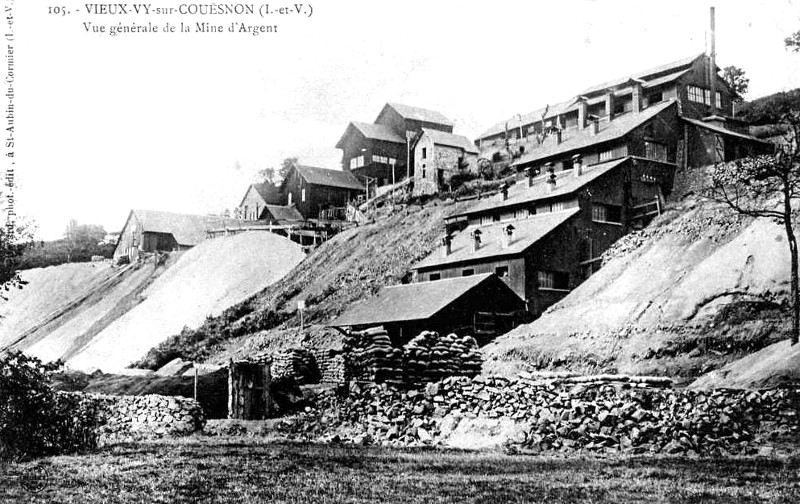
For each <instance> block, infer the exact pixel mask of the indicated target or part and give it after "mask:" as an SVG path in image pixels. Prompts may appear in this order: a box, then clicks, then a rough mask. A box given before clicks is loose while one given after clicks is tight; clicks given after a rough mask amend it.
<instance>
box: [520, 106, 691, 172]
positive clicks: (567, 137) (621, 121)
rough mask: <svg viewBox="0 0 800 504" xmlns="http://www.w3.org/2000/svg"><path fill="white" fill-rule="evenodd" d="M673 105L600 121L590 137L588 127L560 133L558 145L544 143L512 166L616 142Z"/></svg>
mask: <svg viewBox="0 0 800 504" xmlns="http://www.w3.org/2000/svg"><path fill="white" fill-rule="evenodd" d="M675 103H676V101H675V100H669V101H666V102H663V103H659V104H657V105H653V106H652V107H648V108H646V109H644V110H643V111H641V112H639V113H635V112H628V113H627V114H623V115H620V116H618V117H616V118H614V120H612V121H609V120H608V119H607V118H606V119H605V120H601V121H600V127H599V129H598V132H597V134H596V135H592V134H591V133H590V131H591V128H590V127H586V128H584V129H578V128H574V129H569V130H564V131H562V137H561V138H562V141H561V143H560V144H557V143H555V142H545V143H543V144H542V145H540V146H538V147H536V148H535V149H532V150H530V151H529V152H527V153H526V154H525V155H523V156H521V157H520V158H519V159H517V160H516V161H514V162H513V163H512V166H520V165H525V164H528V163H533V162H535V161H539V160H543V159H546V158H549V157H552V156H555V155H558V154H564V153H567V152H570V151H575V150H580V149H585V148H586V147H589V146H591V145H596V144H600V143H603V142H608V141H611V140H616V139H618V138H621V137H623V136H625V135H627V134H628V133H630V131H631V130H633V129H634V128H637V127H639V126H641V125H642V124H644V123H645V122H646V121H648V120H650V119H652V118H653V117H655V116H656V115H657V114H659V113H661V112H662V111H664V110H666V109H667V108H668V107H670V106H672V105H674V104H675Z"/></svg>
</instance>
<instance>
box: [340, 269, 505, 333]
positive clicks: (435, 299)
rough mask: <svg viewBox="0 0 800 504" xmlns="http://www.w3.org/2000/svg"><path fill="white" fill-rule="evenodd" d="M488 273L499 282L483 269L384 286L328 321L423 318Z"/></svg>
mask: <svg viewBox="0 0 800 504" xmlns="http://www.w3.org/2000/svg"><path fill="white" fill-rule="evenodd" d="M492 277H494V279H495V280H498V281H499V282H501V283H502V280H499V279H497V277H495V276H494V274H493V273H486V274H483V275H472V276H466V277H458V278H448V279H445V280H435V281H432V282H419V283H411V284H405V285H394V286H391V287H384V288H383V289H381V290H380V291H379V292H378V294H377V295H375V296H374V297H372V298H369V299H366V300H364V301H361V302H359V303H356V304H354V305H351V306H350V308H349V309H348V310H347V311H346V312H345V313H343V314H342V315H340V316H339V317H337V318H336V319H335V320H333V322H331V323H330V324H329V325H330V326H332V327H347V326H362V325H378V324H385V323H390V322H406V321H411V320H426V319H429V318H431V317H433V316H434V315H436V314H437V313H439V312H440V311H442V310H443V309H444V308H446V307H447V306H448V305H450V304H451V303H453V302H454V301H455V300H457V299H458V298H460V297H461V296H463V295H464V294H466V293H467V292H469V291H471V290H472V289H474V288H476V287H478V286H479V285H481V284H483V283H484V282H486V281H487V280H489V279H490V278H492ZM503 285H505V284H503ZM506 288H508V287H506Z"/></svg>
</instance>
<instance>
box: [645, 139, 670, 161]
mask: <svg viewBox="0 0 800 504" xmlns="http://www.w3.org/2000/svg"><path fill="white" fill-rule="evenodd" d="M644 157H646V158H647V159H654V160H656V161H664V162H666V161H667V146H666V145H664V144H661V143H657V142H648V141H645V142H644Z"/></svg>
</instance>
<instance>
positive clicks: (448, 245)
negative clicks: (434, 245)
mask: <svg viewBox="0 0 800 504" xmlns="http://www.w3.org/2000/svg"><path fill="white" fill-rule="evenodd" d="M442 245H444V251H443V255H444V257H447V256H449V255H450V254H451V253H452V252H453V238H451V237H450V235H449V234H448V235H445V237H444V238H442Z"/></svg>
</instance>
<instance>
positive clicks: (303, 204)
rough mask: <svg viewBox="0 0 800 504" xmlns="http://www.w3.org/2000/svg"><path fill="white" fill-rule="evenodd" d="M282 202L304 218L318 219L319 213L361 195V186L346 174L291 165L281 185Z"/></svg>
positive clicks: (340, 206) (352, 176)
mask: <svg viewBox="0 0 800 504" xmlns="http://www.w3.org/2000/svg"><path fill="white" fill-rule="evenodd" d="M280 192H281V196H282V199H283V201H282V203H284V204H285V206H287V207H294V208H295V209H296V211H297V212H299V213H300V215H302V216H303V218H304V219H318V218H319V215H320V212H321V211H323V210H327V209H330V208H343V207H345V206H346V205H347V203H348V202H349V201H352V200H355V199H356V198H357V197H358V196H360V195H362V194H363V192H364V185H363V184H362V183H361V182H360V181H359V180H358V179H357V178H356V177H355V176H354V175H353V174H352V173H350V172H347V171H342V170H330V169H327V168H317V167H314V166H306V165H299V164H295V165H293V166H292V167H291V168H290V169H289V172H288V173H287V174H286V177H285V178H284V179H283V181H282V182H281V187H280Z"/></svg>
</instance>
